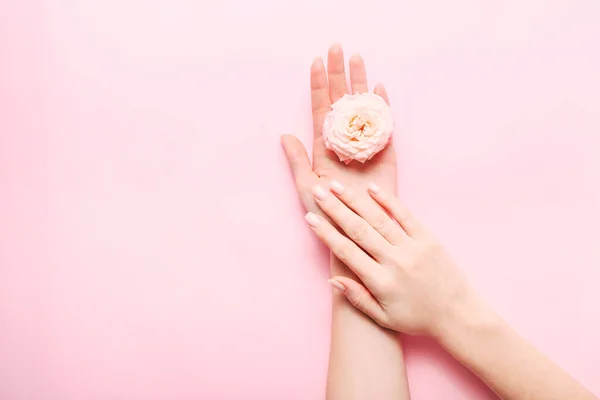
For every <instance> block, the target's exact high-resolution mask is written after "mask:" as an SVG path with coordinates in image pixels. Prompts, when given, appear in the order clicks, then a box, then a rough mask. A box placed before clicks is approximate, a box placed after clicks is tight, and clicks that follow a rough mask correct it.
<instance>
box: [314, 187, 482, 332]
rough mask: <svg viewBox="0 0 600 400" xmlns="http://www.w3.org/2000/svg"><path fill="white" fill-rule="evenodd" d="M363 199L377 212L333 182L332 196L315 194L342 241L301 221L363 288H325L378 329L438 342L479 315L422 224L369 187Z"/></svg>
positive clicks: (337, 280) (339, 280) (325, 227)
mask: <svg viewBox="0 0 600 400" xmlns="http://www.w3.org/2000/svg"><path fill="white" fill-rule="evenodd" d="M368 192H369V193H370V195H371V197H372V198H373V199H374V200H375V201H376V202H377V203H379V205H377V204H375V203H374V202H372V201H366V200H365V199H364V197H363V196H360V192H358V191H356V190H354V189H352V188H349V187H344V186H343V185H342V184H341V183H339V182H337V181H332V182H331V184H330V190H326V189H324V188H323V187H322V186H316V187H314V188H313V193H314V199H315V201H316V203H317V204H318V206H319V207H320V208H321V210H323V212H324V213H325V215H326V216H328V217H329V218H331V220H332V221H333V222H334V223H335V224H337V225H338V226H339V227H340V228H341V229H342V230H343V231H344V232H345V234H346V235H347V236H344V235H343V234H341V233H340V232H338V230H336V228H334V227H333V225H332V224H331V223H330V222H329V221H328V220H327V219H325V218H323V217H322V216H318V215H316V214H314V213H308V214H307V215H306V219H307V221H308V223H309V224H310V226H311V227H312V228H313V230H314V231H315V233H316V234H317V236H318V237H319V238H320V239H321V240H322V241H323V242H324V243H325V244H326V245H327V247H329V248H330V249H331V251H332V252H333V254H335V256H336V257H337V258H339V259H340V260H341V261H342V262H344V263H345V264H346V265H347V266H348V267H349V268H350V269H351V270H352V271H353V272H354V273H355V274H356V276H357V277H358V278H359V279H360V280H361V281H362V284H361V283H359V282H357V281H356V280H354V279H351V278H349V277H343V276H335V277H333V278H332V279H331V280H330V283H331V284H332V285H333V286H334V287H336V288H338V289H340V290H342V291H343V292H344V294H345V295H346V297H347V298H348V300H349V301H350V303H352V304H353V305H354V306H355V307H356V308H358V309H360V310H361V311H363V312H364V313H365V314H367V315H368V316H370V317H371V318H372V319H373V320H375V322H377V323H378V324H379V325H381V326H383V327H386V328H390V329H393V330H396V331H401V332H405V333H409V334H426V335H430V336H438V335H441V334H442V332H443V330H444V329H445V326H447V324H451V323H453V322H454V321H452V319H453V318H460V316H461V315H463V314H464V313H471V312H479V311H481V310H482V307H481V306H482V303H480V302H479V300H478V298H477V296H476V295H475V294H474V292H473V291H472V290H471V288H470V287H469V285H468V284H467V282H466V280H465V278H464V277H463V275H462V273H461V272H460V270H459V269H458V267H457V266H456V264H455V263H454V262H453V261H452V259H451V258H450V256H449V255H448V253H447V252H446V250H445V249H444V248H443V247H442V246H441V245H440V244H439V243H438V242H437V241H436V240H435V238H434V237H433V236H432V235H431V234H430V233H429V232H428V231H427V230H426V229H425V228H424V227H423V226H422V225H421V223H420V222H419V221H417V220H416V219H415V218H414V217H413V216H412V215H411V214H410V213H409V211H408V210H407V209H406V208H405V207H404V206H402V205H401V204H400V203H399V202H398V200H397V199H396V198H395V197H394V196H393V195H392V194H391V193H390V192H389V191H386V190H383V189H381V188H379V187H378V186H377V185H375V184H371V185H369V190H368ZM384 210H385V211H384ZM386 211H387V213H386ZM388 213H389V214H388ZM389 215H391V216H392V217H393V218H394V219H392V218H391V217H390V216H389ZM394 220H395V221H394ZM363 285H364V286H363Z"/></svg>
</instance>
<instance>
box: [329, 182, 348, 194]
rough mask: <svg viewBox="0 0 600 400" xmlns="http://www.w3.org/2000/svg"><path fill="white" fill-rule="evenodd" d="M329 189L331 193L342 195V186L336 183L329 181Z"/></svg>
mask: <svg viewBox="0 0 600 400" xmlns="http://www.w3.org/2000/svg"><path fill="white" fill-rule="evenodd" d="M329 188H330V189H331V191H332V192H333V193H337V194H342V193H344V185H342V184H341V183H339V182H338V181H331V183H330V184H329Z"/></svg>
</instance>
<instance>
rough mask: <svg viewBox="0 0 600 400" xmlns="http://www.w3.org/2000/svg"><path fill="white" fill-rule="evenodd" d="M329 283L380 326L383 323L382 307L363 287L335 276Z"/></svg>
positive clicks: (348, 279) (351, 280)
mask: <svg viewBox="0 0 600 400" xmlns="http://www.w3.org/2000/svg"><path fill="white" fill-rule="evenodd" d="M328 282H329V283H330V284H331V286H333V287H334V288H336V289H338V290H340V291H342V292H343V293H344V295H345V296H346V298H347V299H348V301H349V302H350V303H351V304H352V305H353V306H354V307H356V308H357V309H359V310H360V311H362V312H363V313H365V314H367V315H368V316H369V317H371V318H372V319H373V320H374V321H375V322H377V323H378V324H379V325H381V324H382V323H383V320H384V319H385V313H384V311H383V309H382V308H381V305H380V304H379V302H378V301H377V300H376V299H375V297H373V295H372V294H371V292H369V291H368V290H367V288H365V287H364V286H363V285H361V284H360V283H358V282H356V281H355V280H353V279H350V278H346V277H344V276H334V277H333V278H331V279H330V280H328Z"/></svg>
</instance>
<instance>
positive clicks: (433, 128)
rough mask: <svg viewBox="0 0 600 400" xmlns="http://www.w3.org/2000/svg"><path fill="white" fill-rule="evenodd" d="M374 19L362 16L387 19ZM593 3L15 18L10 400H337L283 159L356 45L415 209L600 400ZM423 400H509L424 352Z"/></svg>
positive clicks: (188, 8) (1, 253)
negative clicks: (325, 59) (319, 77)
mask: <svg viewBox="0 0 600 400" xmlns="http://www.w3.org/2000/svg"><path fill="white" fill-rule="evenodd" d="M367 4H368V6H367ZM599 19H600V3H599V2H598V1H597V0H563V1H559V0H552V1H551V0H530V1H522V0H504V1H496V2H487V1H476V0H452V1H443V0H424V1H404V0H401V1H400V0H396V1H384V0H371V1H369V2H366V1H364V0H361V1H358V0H344V1H342V0H327V1H323V0H302V1H299V0H298V1H294V2H286V1H281V0H255V1H251V2H250V1H245V0H225V1H224V0H221V1H195V0H194V1H193V0H161V1H159V0H102V1H92V0H46V1H44V0H30V1H23V0H12V1H10V0H2V1H0V104H1V107H0V397H1V398H2V399H9V400H13V399H14V400H21V399H60V400H71V399H73V400H80V399H85V400H87V399H90V400H92V399H99V400H100V399H102V400H111V399H263V400H270V399H286V400H295V399H299V400H300V399H302V400H304V399H307V400H312V399H322V398H323V397H324V396H323V394H324V385H325V377H326V367H327V356H328V354H327V352H328V346H329V321H330V303H329V298H330V288H329V286H328V284H327V283H326V276H327V272H326V252H325V251H324V250H323V248H322V247H321V246H320V245H319V244H318V243H317V241H316V240H315V239H314V238H313V237H312V235H311V232H310V231H309V229H307V228H306V226H305V223H304V221H303V219H302V216H303V210H302V209H301V207H300V205H299V203H298V201H297V200H296V194H295V191H294V188H293V186H292V182H291V176H290V174H289V171H288V169H287V165H286V161H285V159H284V156H283V153H282V151H281V149H280V145H279V136H280V135H281V134H283V133H295V134H297V135H298V136H299V137H300V138H301V139H302V140H303V141H304V142H305V143H306V144H307V145H310V143H311V137H312V132H311V129H310V127H311V120H310V109H309V93H308V69H309V66H310V63H311V61H312V59H313V57H314V56H315V55H324V54H325V52H326V49H327V47H328V46H329V44H330V43H332V42H334V41H338V42H340V43H342V44H343V45H344V46H345V50H346V54H347V55H350V54H351V53H353V52H361V53H362V54H363V55H364V57H365V59H366V62H367V68H368V72H369V77H370V79H371V83H372V84H374V83H375V82H376V81H378V80H381V81H383V82H384V83H385V85H386V86H387V88H388V92H389V93H390V97H391V100H392V103H393V108H394V112H395V117H396V120H397V122H398V126H399V129H398V132H397V140H398V143H399V144H400V145H399V146H398V148H399V149H398V152H399V156H400V160H401V162H400V188H401V196H402V197H403V198H404V199H405V201H406V202H407V203H408V204H409V205H410V206H411V208H412V209H413V211H414V212H415V213H416V214H417V215H419V216H421V218H422V219H423V220H424V221H425V222H426V223H427V225H428V226H430V228H431V229H432V230H434V231H435V232H436V233H437V234H438V236H440V237H441V238H442V239H443V241H444V242H445V243H446V244H447V246H448V247H449V248H450V250H451V251H452V253H453V254H454V255H455V257H456V258H457V259H458V260H459V262H460V264H461V265H462V267H463V268H464V270H465V271H466V272H467V274H468V276H469V277H470V279H471V281H472V282H473V283H474V284H475V285H476V286H477V287H478V288H479V290H480V291H481V292H482V293H483V294H484V295H485V297H486V298H487V299H488V300H489V301H490V302H491V303H492V304H493V305H494V306H495V307H496V309H497V310H498V311H499V312H500V313H501V314H502V315H503V316H504V317H505V318H506V319H507V320H509V321H510V322H511V323H512V324H513V325H514V326H515V327H516V329H517V330H518V331H519V332H521V333H522V334H523V335H524V336H525V337H526V338H528V339H530V340H531V341H532V342H534V343H535V344H536V345H537V346H539V347H540V348H541V349H542V350H543V351H545V352H546V353H547V354H549V355H550V356H551V357H552V358H553V359H554V360H556V361H557V362H558V363H560V364H561V365H562V366H563V367H564V368H565V369H566V370H567V371H569V372H570V373H572V374H573V375H574V376H575V377H577V378H578V379H579V380H581V381H582V382H583V383H584V384H586V385H587V386H589V387H590V388H591V389H592V390H593V391H594V392H595V393H596V394H600V346H599V344H600V343H599V342H600V339H599V338H600V312H599V311H598V310H599V309H600V295H599V294H598V283H599V282H600V268H599V265H600V247H599V245H598V225H600V206H599V204H600V112H599V110H600V75H599V71H600V55H599V50H598V49H599V47H598V46H599V43H600V25H599V24H598V20H599ZM406 345H407V363H408V369H409V377H410V384H411V388H412V393H413V397H414V398H415V399H445V400H448V399H489V398H493V396H492V395H491V394H490V393H489V392H488V391H487V389H485V388H483V387H482V386H481V385H480V384H479V383H478V382H477V381H476V380H475V379H474V378H473V377H472V376H470V374H469V373H468V372H467V371H465V370H464V369H463V368H462V367H460V366H459V365H458V364H457V363H455V362H454V361H452V360H451V359H450V358H449V357H448V356H446V355H444V353H442V352H441V351H440V350H439V349H438V348H437V347H436V346H435V345H433V344H432V343H431V342H429V341H427V340H423V339H416V338H411V339H410V340H407V341H406Z"/></svg>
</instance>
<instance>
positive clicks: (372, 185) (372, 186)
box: [369, 182, 381, 194]
mask: <svg viewBox="0 0 600 400" xmlns="http://www.w3.org/2000/svg"><path fill="white" fill-rule="evenodd" d="M369 190H370V191H371V193H374V194H377V193H379V192H380V191H381V188H380V187H379V186H378V185H377V184H375V183H373V182H371V183H369Z"/></svg>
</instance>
